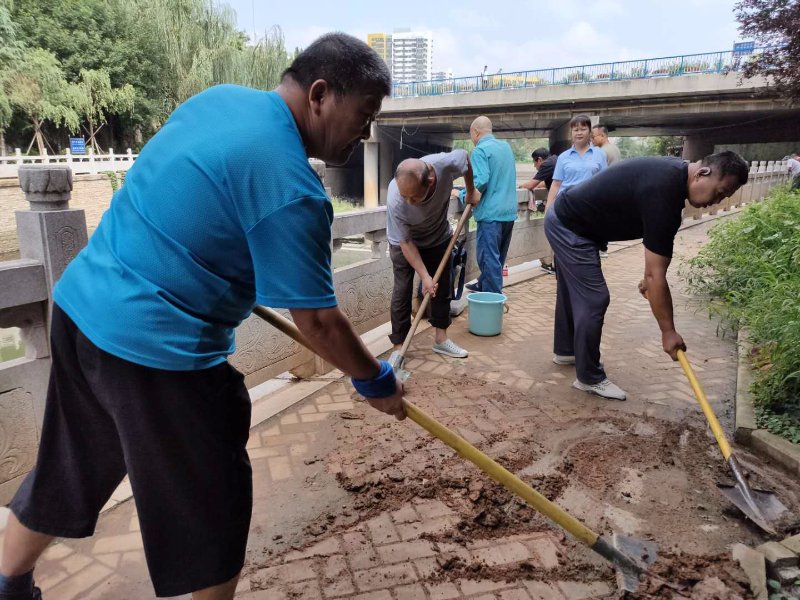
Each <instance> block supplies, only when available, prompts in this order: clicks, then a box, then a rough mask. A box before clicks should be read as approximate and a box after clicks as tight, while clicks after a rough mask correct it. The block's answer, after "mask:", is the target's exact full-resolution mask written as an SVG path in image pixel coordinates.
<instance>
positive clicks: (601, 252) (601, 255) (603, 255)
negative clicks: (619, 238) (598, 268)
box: [598, 250, 608, 258]
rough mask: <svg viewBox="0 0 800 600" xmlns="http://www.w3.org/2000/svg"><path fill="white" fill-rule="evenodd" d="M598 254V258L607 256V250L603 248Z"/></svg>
mask: <svg viewBox="0 0 800 600" xmlns="http://www.w3.org/2000/svg"><path fill="white" fill-rule="evenodd" d="M598 254H599V255H600V258H608V252H607V251H605V250H600V252H598Z"/></svg>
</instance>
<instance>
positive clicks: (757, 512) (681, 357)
mask: <svg viewBox="0 0 800 600" xmlns="http://www.w3.org/2000/svg"><path fill="white" fill-rule="evenodd" d="M678 361H680V363H681V367H683V372H684V373H686V377H687V378H688V379H689V383H690V384H691V386H692V389H693V390H694V395H695V396H697V401H698V402H699V403H700V407H701V408H702V409H703V413H705V415H706V420H708V425H709V427H711V431H712V433H713V434H714V437H715V438H717V443H718V444H719V449H720V451H721V452H722V456H723V457H724V458H725V461H726V462H727V463H728V466H729V467H730V469H731V473H733V478H734V479H735V480H736V483H735V484H734V485H725V484H721V483H718V484H717V487H718V488H719V491H720V492H721V493H722V495H723V496H725V497H726V498H727V499H728V500H730V501H731V502H732V503H733V504H735V505H736V507H737V508H738V509H739V510H741V511H742V512H743V513H744V514H745V515H746V516H747V517H748V518H749V519H750V520H751V521H753V523H755V524H756V525H758V526H759V527H761V529H763V530H764V531H767V532H769V533H773V534H774V533H776V531H775V528H774V526H773V525H772V522H773V521H775V520H777V519H779V518H780V517H782V516H783V515H784V514H785V513H786V512H787V508H786V507H785V506H784V505H783V504H782V503H781V501H780V500H778V498H777V497H776V496H775V493H774V492H771V491H769V490H756V489H753V488H751V487H750V484H748V483H747V480H746V479H745V478H744V475H743V474H742V469H741V467H740V466H739V462H738V461H737V460H736V456H734V454H733V451H732V450H731V447H730V444H728V440H727V438H726V437H725V433H724V432H723V431H722V427H720V424H719V421H718V420H717V416H716V415H715V414H714V410H713V409H712V408H711V405H710V404H709V403H708V399H707V398H706V394H705V392H703V388H702V387H700V382H699V381H698V380H697V376H696V375H695V374H694V369H692V366H691V365H690V364H689V361H688V360H687V359H686V354H685V353H684V352H683V350H678Z"/></svg>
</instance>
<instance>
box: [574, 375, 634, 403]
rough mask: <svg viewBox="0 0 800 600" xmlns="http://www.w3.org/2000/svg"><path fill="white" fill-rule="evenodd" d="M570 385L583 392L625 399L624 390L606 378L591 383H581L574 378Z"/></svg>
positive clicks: (611, 398) (614, 398)
mask: <svg viewBox="0 0 800 600" xmlns="http://www.w3.org/2000/svg"><path fill="white" fill-rule="evenodd" d="M572 387H574V388H576V389H579V390H581V391H584V392H589V393H590V394H596V395H598V396H602V397H603V398H608V399H609V400H625V398H626V396H625V392H624V391H623V390H622V389H621V388H620V387H619V386H617V385H614V384H613V383H611V382H610V381H609V380H608V379H603V381H601V382H599V383H594V384H592V385H588V384H586V383H581V382H580V381H578V380H577V379H576V380H575V381H573V382H572Z"/></svg>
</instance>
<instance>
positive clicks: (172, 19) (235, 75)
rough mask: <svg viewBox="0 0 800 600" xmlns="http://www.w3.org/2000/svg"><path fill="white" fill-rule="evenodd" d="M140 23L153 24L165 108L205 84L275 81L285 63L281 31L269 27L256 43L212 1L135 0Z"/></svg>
mask: <svg viewBox="0 0 800 600" xmlns="http://www.w3.org/2000/svg"><path fill="white" fill-rule="evenodd" d="M135 1H136V2H137V3H138V5H139V7H140V9H141V11H142V16H143V19H142V22H144V23H147V24H148V25H147V26H149V27H152V28H153V31H154V34H155V39H156V40H157V45H158V46H159V48H160V52H161V53H162V55H163V61H164V63H165V64H166V70H167V72H166V73H162V77H163V81H164V82H165V88H166V89H165V90H164V92H165V95H166V98H167V106H166V108H167V109H168V111H169V110H171V109H172V108H174V107H175V106H177V105H178V104H180V103H181V102H183V101H184V100H186V99H187V98H189V97H190V96H193V95H194V94H196V93H198V92H201V91H203V90H204V89H206V88H207V87H209V86H212V85H217V84H220V83H237V84H241V85H247V86H251V87H257V88H262V89H268V88H272V87H274V86H275V85H277V83H278V81H279V78H280V74H281V72H282V71H283V70H284V69H285V68H286V67H287V66H288V64H289V59H290V57H289V55H288V53H287V52H286V49H285V46H284V41H283V35H282V34H281V32H280V30H279V29H277V28H273V29H272V30H270V31H269V32H267V33H266V35H265V36H264V38H263V39H262V40H260V41H259V42H258V43H256V44H254V45H248V44H247V37H246V36H245V34H244V33H242V32H241V31H239V30H237V28H236V13H235V12H234V11H233V10H232V9H231V8H230V7H229V6H228V5H220V4H218V3H217V2H216V1H214V0H135Z"/></svg>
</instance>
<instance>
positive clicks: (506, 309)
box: [503, 302, 509, 314]
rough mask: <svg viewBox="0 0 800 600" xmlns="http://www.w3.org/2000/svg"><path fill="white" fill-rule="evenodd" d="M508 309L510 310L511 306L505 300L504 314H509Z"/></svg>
mask: <svg viewBox="0 0 800 600" xmlns="http://www.w3.org/2000/svg"><path fill="white" fill-rule="evenodd" d="M508 310H509V308H508V304H506V303H505V302H503V314H508Z"/></svg>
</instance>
